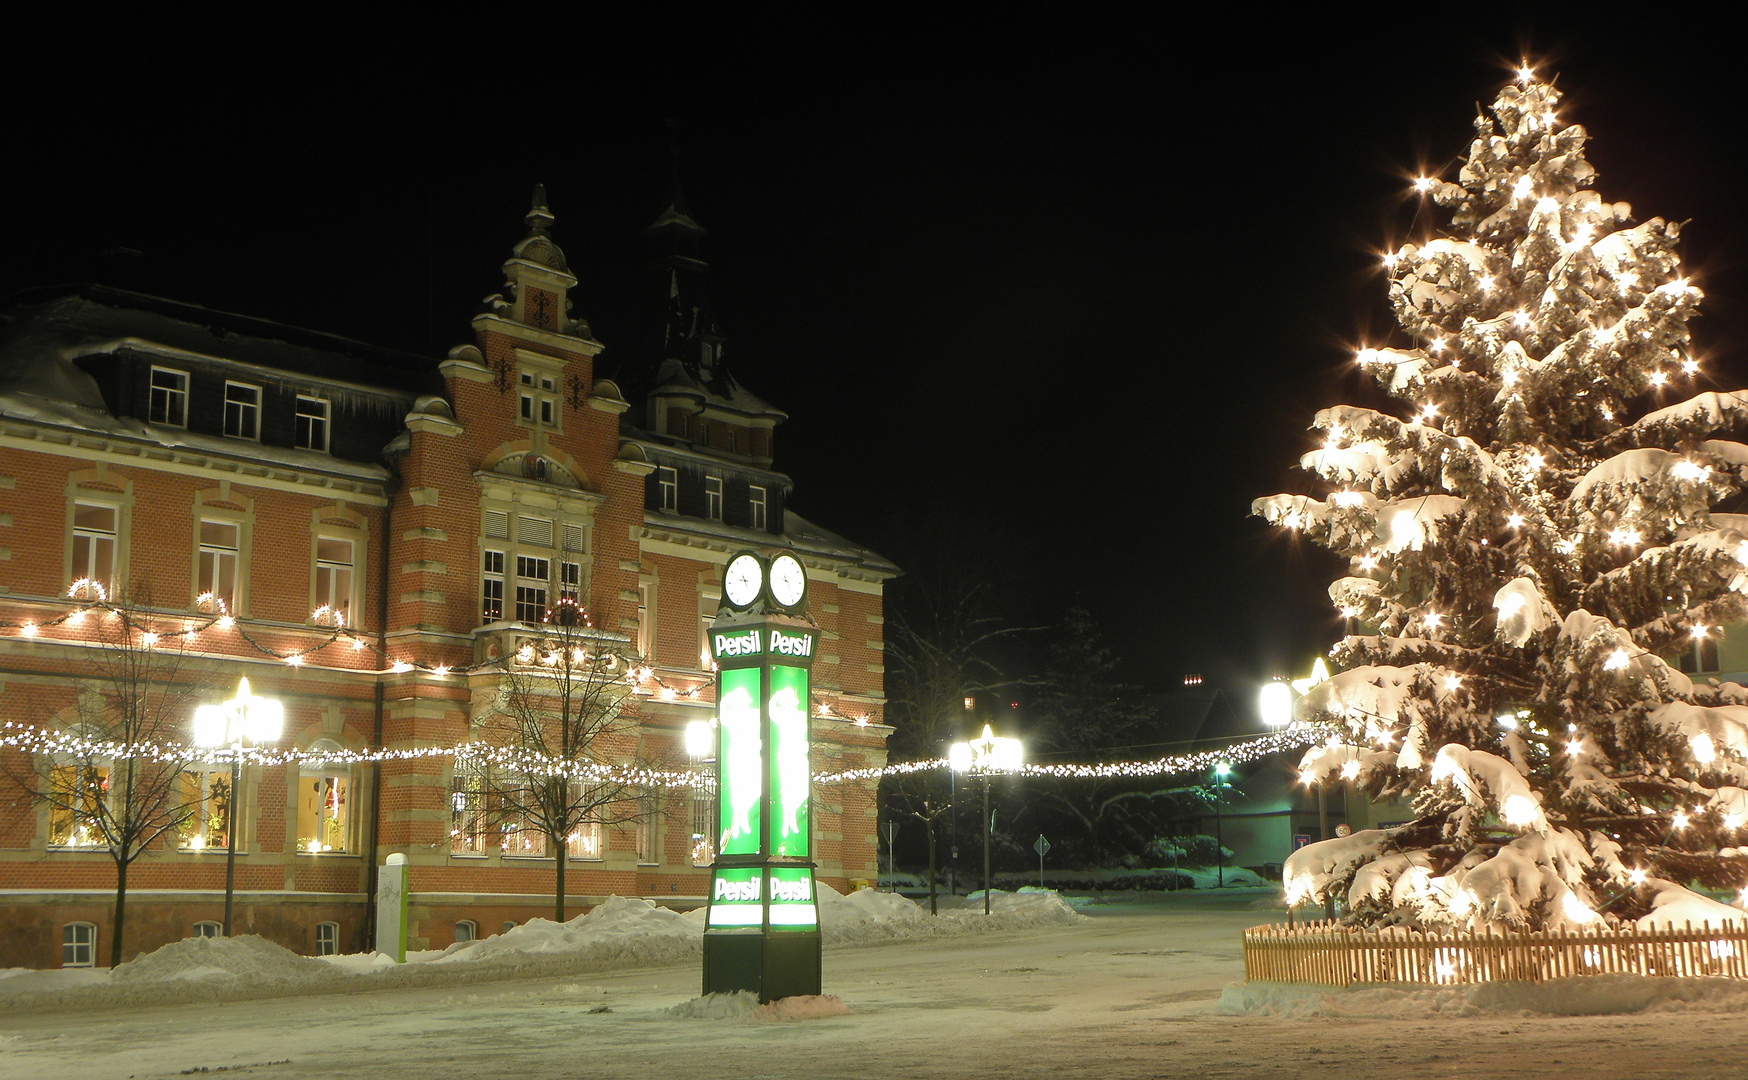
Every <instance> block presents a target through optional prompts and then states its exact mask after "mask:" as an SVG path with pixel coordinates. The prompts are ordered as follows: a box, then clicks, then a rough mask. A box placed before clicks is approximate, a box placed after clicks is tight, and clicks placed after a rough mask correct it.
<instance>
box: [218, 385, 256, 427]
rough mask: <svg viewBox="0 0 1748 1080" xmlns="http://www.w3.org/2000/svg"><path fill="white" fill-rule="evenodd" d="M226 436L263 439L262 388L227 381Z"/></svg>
mask: <svg viewBox="0 0 1748 1080" xmlns="http://www.w3.org/2000/svg"><path fill="white" fill-rule="evenodd" d="M225 434H226V435H229V436H230V437H231V438H233V439H256V440H259V439H260V438H261V388H260V387H259V386H250V385H249V384H247V383H240V382H231V381H230V380H229V379H227V380H225Z"/></svg>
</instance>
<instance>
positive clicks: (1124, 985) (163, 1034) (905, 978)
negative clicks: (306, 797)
mask: <svg viewBox="0 0 1748 1080" xmlns="http://www.w3.org/2000/svg"><path fill="white" fill-rule="evenodd" d="M1277 896H1278V890H1277V889H1254V890H1240V889H1228V890H1223V891H1213V892H1202V891H1199V890H1198V891H1189V892H1179V893H1166V894H1136V893H1123V894H1117V895H1115V896H1101V897H1099V898H1098V899H1097V900H1096V901H1094V902H1091V903H1084V904H1079V905H1076V906H1077V907H1078V908H1079V910H1081V911H1082V912H1083V913H1084V916H1085V917H1078V918H1077V917H1075V916H1073V915H1070V914H1068V913H1067V912H1066V911H1065V909H1064V907H1063V906H1062V905H1061V904H1060V903H1058V902H1057V901H1056V899H1055V898H1054V897H1053V896H1049V895H1042V896H1032V897H1013V896H1002V895H998V896H997V897H996V900H997V902H998V906H1000V907H1006V908H1007V909H1008V910H1007V911H1006V912H1005V913H1004V914H1003V915H1002V916H1000V918H999V919H998V920H997V925H993V926H992V925H990V924H986V923H983V916H982V913H981V912H982V908H981V902H980V901H967V900H964V899H963V898H962V899H961V900H960V901H958V903H959V904H960V905H961V906H962V907H964V908H973V907H974V908H975V910H974V911H964V912H961V913H956V914H950V915H948V916H946V917H945V918H944V919H942V920H937V921H936V922H937V925H935V926H933V927H928V928H923V929H918V930H915V931H906V930H904V929H903V928H904V927H905V926H908V925H911V924H914V923H917V922H918V921H919V920H927V919H928V916H926V915H922V914H920V912H916V911H915V910H914V905H913V906H912V908H913V910H912V911H910V912H906V911H904V910H903V909H901V908H899V907H898V906H897V905H898V904H902V903H905V901H903V900H902V899H901V898H896V897H892V896H890V895H886V896H881V895H879V894H873V893H868V894H863V895H862V896H861V897H858V898H855V899H853V900H851V899H848V898H846V899H845V900H843V901H841V902H839V901H832V900H829V899H826V900H825V903H826V911H825V913H824V915H825V921H826V924H827V925H828V927H829V926H830V925H831V922H832V918H831V914H832V912H833V910H837V913H838V918H837V922H838V925H839V927H840V931H839V933H840V934H841V935H842V937H841V938H840V940H838V941H837V942H836V943H835V944H830V945H828V947H827V950H826V957H825V990H826V995H827V996H825V997H822V998H816V999H808V1000H805V1001H798V1002H790V1003H785V1004H784V1006H783V1007H779V1008H771V1007H760V1006H758V1005H757V1003H756V1002H752V1001H749V1000H747V999H745V998H729V997H718V998H713V999H700V998H699V997H698V988H699V978H700V972H699V964H698V959H697V953H696V950H695V947H694V948H693V949H692V950H691V951H688V952H687V953H686V955H685V956H683V957H680V958H670V959H666V960H658V961H654V962H649V961H646V960H638V959H632V957H634V956H636V957H641V956H644V955H645V954H644V953H642V952H641V951H640V950H641V949H643V948H645V947H646V946H645V945H632V944H631V943H633V942H644V943H646V945H647V943H650V942H659V941H665V940H670V939H671V940H672V941H675V942H678V941H680V940H682V933H681V931H684V933H685V935H686V937H685V939H686V940H692V939H693V938H695V929H694V928H693V924H692V923H690V922H687V924H686V925H685V926H681V925H680V923H679V922H676V920H683V919H684V917H680V916H673V915H672V913H667V912H656V911H654V909H651V908H648V907H647V906H640V905H638V904H637V903H636V902H633V901H622V902H620V903H619V905H617V906H618V908H619V910H618V911H617V912H612V911H609V912H604V913H601V914H598V915H596V916H595V926H596V930H597V933H596V934H595V935H593V936H595V937H600V938H602V939H603V940H609V941H614V942H615V944H614V945H613V946H612V948H615V949H617V950H618V951H617V952H615V953H610V954H609V953H600V952H590V951H589V948H590V947H588V946H584V945H583V944H581V943H582V942H584V941H586V940H587V939H588V938H590V937H591V935H590V934H588V933H587V932H586V931H585V929H584V927H583V926H582V925H580V924H581V923H582V922H583V921H582V920H574V921H573V923H572V924H566V926H562V927H561V926H555V925H554V924H550V923H548V924H545V926H541V925H540V924H538V923H536V924H530V926H529V927H528V928H524V929H525V930H526V933H525V935H524V936H525V938H526V940H525V941H524V943H523V944H524V945H525V946H527V947H526V948H517V949H509V948H508V946H510V945H513V944H514V942H513V940H512V939H513V938H514V936H515V935H514V934H506V935H503V936H502V937H501V938H496V939H488V940H487V941H486V942H482V943H480V944H478V945H475V946H472V947H469V948H465V949H461V950H448V951H445V952H444V953H434V954H428V955H423V956H421V957H419V958H418V962H416V963H410V964H407V965H403V966H397V967H393V968H379V965H373V964H372V963H371V962H370V961H367V960H365V959H363V958H356V959H348V960H344V961H341V962H339V963H337V964H336V963H333V962H327V961H312V960H307V959H305V958H298V957H289V954H287V955H286V956H279V955H278V954H274V953H272V952H271V951H270V949H271V947H270V946H269V947H266V948H262V947H261V946H264V945H265V943H261V945H260V946H257V945H243V943H244V942H247V941H249V939H238V940H237V941H236V942H229V943H220V944H219V945H217V946H216V947H215V946H210V945H208V946H195V947H190V946H186V945H183V944H179V945H174V946H170V947H167V948H166V949H163V950H159V952H158V953H155V954H152V957H157V958H158V959H157V960H156V961H154V962H153V963H151V964H147V963H145V962H144V961H147V960H151V959H152V957H146V958H142V961H141V962H140V965H141V966H140V968H138V969H136V973H135V974H134V975H131V976H121V975H119V974H118V975H117V976H114V977H111V976H107V975H102V974H101V973H90V972H86V973H76V974H78V975H79V977H80V978H81V979H83V980H84V981H85V982H86V983H87V984H88V988H87V989H86V990H84V991H78V990H77V988H74V987H65V988H63V990H64V991H67V992H71V993H72V994H73V997H77V995H78V994H79V993H83V994H86V995H93V994H99V993H118V994H119V993H123V992H125V993H127V994H128V995H130V996H129V997H128V998H126V999H124V1000H122V1001H119V1002H118V1003H119V1004H121V1005H122V1007H119V1008H117V1007H109V1008H105V1007H103V1006H102V1004H101V1003H100V1002H99V1001H98V1000H97V999H96V998H94V997H88V998H86V999H85V1000H83V1001H79V1000H73V998H69V999H68V1000H67V1001H66V1002H65V1003H64V1004H63V1005H61V1006H57V1007H47V1008H42V1007H26V1006H27V1003H29V1004H34V1005H36V1006H42V1005H48V1004H49V1001H48V999H47V998H46V997H44V996H42V994H43V992H44V991H43V989H42V988H40V987H39V988H38V989H37V990H35V991H31V990H28V989H25V990H24V992H22V993H20V992H11V993H8V992H7V991H8V990H11V987H9V986H8V984H15V983H19V982H20V981H30V980H42V979H44V978H45V977H46V976H48V975H49V974H50V973H46V972H45V973H34V974H32V973H25V974H20V975H15V976H13V977H11V978H5V979H0V1078H11V1077H33V1078H34V1077H45V1076H46V1077H55V1078H67V1080H83V1078H87V1077H88V1078H91V1080H104V1078H110V1077H115V1078H122V1077H138V1078H140V1080H146V1078H150V1077H171V1076H177V1075H183V1074H187V1073H191V1072H198V1071H200V1070H210V1071H213V1072H217V1071H219V1070H220V1069H221V1068H225V1069H227V1070H229V1071H230V1072H234V1073H241V1074H243V1075H247V1076H263V1077H276V1076H282V1077H298V1078H304V1077H348V1078H364V1077H368V1078H371V1080H387V1078H389V1077H398V1076H421V1077H423V1076H491V1077H495V1076H507V1075H516V1076H529V1077H533V1076H540V1077H548V1076H553V1077H583V1076H597V1075H604V1074H616V1073H632V1074H635V1075H639V1076H651V1077H663V1078H676V1080H680V1078H687V1077H710V1078H712V1080H715V1078H736V1080H739V1078H751V1077H770V1078H783V1077H805V1078H807V1080H815V1078H818V1077H825V1076H829V1077H863V1076H866V1077H879V1078H881V1080H905V1078H911V1077H916V1078H923V1077H927V1078H931V1080H933V1078H937V1077H985V1076H1002V1077H1017V1078H1034V1077H1035V1078H1045V1077H1048V1078H1052V1080H1055V1078H1060V1077H1065V1076H1070V1077H1078V1076H1086V1077H1100V1078H1104V1077H1109V1078H1114V1080H1115V1078H1125V1077H1156V1076H1171V1075H1182V1076H1197V1077H1246V1078H1253V1077H1300V1076H1330V1077H1340V1078H1341V1080H1348V1078H1365V1077H1380V1078H1382V1077H1388V1078H1391V1080H1396V1078H1398V1077H1402V1076H1409V1077H1437V1076H1462V1077H1465V1078H1485V1077H1495V1076H1510V1077H1512V1078H1514V1080H1517V1078H1539V1077H1569V1076H1578V1075H1581V1076H1583V1077H1585V1080H1605V1078H1612V1077H1622V1078H1625V1077H1635V1078H1637V1077H1741V1076H1743V1075H1748V1066H1745V1065H1744V1061H1745V1060H1748V1058H1745V1056H1744V1051H1743V1050H1742V1045H1743V1043H1744V1041H1745V1039H1748V987H1743V988H1737V987H1733V986H1729V987H1720V986H1716V985H1710V986H1707V985H1700V984H1697V983H1688V984H1680V985H1671V986H1668V987H1661V988H1651V989H1650V990H1649V991H1647V990H1646V988H1643V987H1634V986H1629V985H1626V984H1617V985H1614V986H1611V987H1601V986H1599V985H1595V984H1592V985H1590V986H1588V987H1587V988H1586V989H1585V990H1584V991H1582V992H1560V991H1550V992H1546V993H1544V995H1543V997H1542V998H1541V999H1539V1000H1538V999H1537V998H1536V997H1535V996H1534V995H1511V994H1498V993H1492V994H1486V993H1482V994H1476V993H1469V992H1461V991H1456V990H1439V991H1422V992H1413V993H1409V992H1403V991H1391V990H1377V989H1374V990H1365V991H1358V992H1354V993H1344V994H1332V993H1321V994H1319V993H1308V992H1304V991H1282V990H1280V989H1279V988H1267V987H1251V988H1247V989H1231V984H1234V983H1236V982H1238V981H1239V980H1240V979H1241V978H1242V959H1241V956H1240V950H1239V936H1238V935H1239V931H1240V930H1241V929H1242V928H1243V927H1245V926H1249V925H1254V924H1256V923H1259V922H1265V921H1270V920H1271V919H1273V918H1274V917H1276V916H1277V915H1278V909H1275V908H1273V907H1272V904H1273V903H1274V902H1275V898H1276V897H1277ZM822 899H823V898H822ZM851 904H860V905H869V906H871V907H873V908H874V910H873V913H872V915H870V916H867V917H865V918H864V919H863V920H862V921H864V922H865V923H867V924H868V925H869V926H872V927H878V928H879V933H878V934H875V933H873V932H872V931H870V932H869V933H868V935H867V936H865V937H859V938H858V937H854V936H853V935H852V934H851V932H850V930H849V928H850V926H851V925H852V923H853V922H855V921H856V920H855V918H854V916H855V914H856V912H855V911H854V910H853V909H852V908H850V907H849V906H848V905H851ZM876 905H878V906H876ZM1028 908H1029V909H1030V910H1027V909H1028ZM1002 922H1005V923H1006V928H1003V927H1002V926H1001V925H1000V923H1002ZM955 924H957V925H955ZM974 925H976V926H979V927H980V929H979V930H973V929H972V927H973V926H974ZM955 929H956V930H957V931H958V932H954V931H955ZM522 932H523V931H520V930H519V931H518V932H517V933H522ZM852 941H855V942H857V944H852V943H851V942H852ZM493 942H496V943H497V944H496V945H495V946H494V947H493V949H488V948H487V946H488V945H492V943H493ZM567 942H568V944H567ZM237 946H242V948H244V949H253V950H255V952H252V953H250V954H248V955H247V956H246V957H245V958H244V959H243V960H240V961H238V962H237V963H236V964H235V965H234V966H235V967H237V968H239V969H241V970H242V971H243V972H245V973H253V974H236V975H232V976H225V975H221V974H217V973H215V972H214V971H212V970H202V969H211V968H219V969H221V970H222V969H224V966H225V964H224V955H229V954H231V953H233V952H238V951H239V950H238V949H237V948H236V947H237ZM648 947H652V948H653V947H654V946H653V945H651V946H648ZM676 947H677V946H676ZM201 948H204V949H205V950H206V951H205V952H204V953H202V952H201V951H200V949H201ZM494 950H497V951H498V955H497V959H493V958H492V956H493V952H494ZM467 953H473V954H475V955H474V957H473V958H472V959H465V958H464V956H465V954H467ZM582 954H587V955H586V957H583V958H579V957H580V956H582ZM505 957H514V958H513V959H505ZM536 957H544V958H545V959H544V961H539V960H535V959H532V958H536ZM288 958H289V959H290V960H294V961H299V962H300V964H316V965H320V967H321V968H322V969H325V972H326V973H325V974H324V975H322V976H307V977H310V978H321V979H323V980H324V985H321V986H314V985H311V986H296V987H293V988H291V989H289V990H288V991H286V992H289V993H290V994H291V995H292V996H280V997H275V998H271V999H265V1000H263V999H256V1000H241V1001H206V1002H199V1001H194V1002H187V1003H183V1004H167V1002H170V1001H175V1000H178V996H179V995H186V994H187V993H189V992H190V989H189V988H199V987H203V986H205V987H214V986H218V985H220V984H222V983H225V982H226V981H227V979H236V980H241V979H253V978H258V977H260V976H259V973H260V972H261V971H263V970H271V971H277V972H279V973H280V974H279V976H278V977H281V978H287V979H294V980H295V979H301V978H305V977H306V976H305V975H304V973H305V972H308V971H314V970H316V969H315V968H307V967H302V966H300V965H299V964H287V963H286V962H285V961H286V960H287V959H288ZM215 961H217V963H215ZM540 963H547V964H554V965H557V964H566V963H573V964H579V965H581V964H593V965H595V970H589V971H583V970H578V971H573V972H568V973H563V972H558V971H556V970H553V969H552V968H547V969H544V970H543V969H542V968H541V967H540V966H539V964H540ZM154 967H156V969H157V970H156V971H154V970H153V968H154ZM378 969H380V970H382V971H386V972H389V973H391V976H390V977H388V978H383V977H381V976H379V975H375V974H372V971H373V970H378ZM121 970H126V969H125V968H124V969H121ZM349 971H350V972H352V973H348V972H349ZM360 972H361V973H360ZM488 975H489V976H493V977H494V981H486V976H488ZM403 980H406V981H403ZM106 983H108V984H117V985H110V986H105V985H104V984H106ZM147 986H150V987H153V988H155V989H156V991H157V995H156V996H147V997H144V998H140V999H134V998H132V997H131V995H132V993H133V992H134V991H133V990H132V989H129V988H130V987H147ZM365 991H369V992H365ZM56 992H61V991H56ZM1609 999H1612V1007H1615V1008H1626V1009H1635V1008H1636V1009H1641V1010H1643V1011H1639V1012H1629V1013H1627V1014H1625V1015H1613V1016H1562V1015H1550V1014H1549V1013H1548V1012H1547V1011H1545V1010H1548V1009H1554V1010H1555V1011H1558V1010H1559V1009H1560V1008H1561V1006H1562V1005H1563V1004H1569V1003H1570V1002H1572V1001H1588V1002H1589V1003H1590V1004H1591V1005H1593V1006H1594V1005H1596V1004H1598V1003H1604V1002H1606V1001H1607V1000H1609ZM182 1000H184V1001H186V998H185V997H184V998H183V999H182ZM1235 1009H1237V1010H1241V1011H1238V1012H1236V1013H1234V1012H1233V1010H1235Z"/></svg>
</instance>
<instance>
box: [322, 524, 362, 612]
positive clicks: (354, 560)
mask: <svg viewBox="0 0 1748 1080" xmlns="http://www.w3.org/2000/svg"><path fill="white" fill-rule="evenodd" d="M324 543H326V544H345V545H346V554H347V558H346V561H345V562H343V563H342V562H339V561H337V560H335V559H331V558H330V559H324V558H322V545H323V544H324ZM310 547H311V551H312V553H313V554H314V555H315V560H316V565H315V573H314V575H313V578H314V581H315V588H316V595H315V601H316V603H315V606H316V607H317V608H322V607H326V608H330V609H333V610H336V611H338V612H339V613H340V615H341V617H342V618H344V619H345V620H346V625H348V626H350V625H352V624H353V618H352V602H353V600H354V599H355V598H356V596H357V590H358V540H357V538H355V537H351V536H337V535H333V534H330V533H317V534H316V538H315V543H313V544H312V545H310ZM324 578H325V580H324Z"/></svg>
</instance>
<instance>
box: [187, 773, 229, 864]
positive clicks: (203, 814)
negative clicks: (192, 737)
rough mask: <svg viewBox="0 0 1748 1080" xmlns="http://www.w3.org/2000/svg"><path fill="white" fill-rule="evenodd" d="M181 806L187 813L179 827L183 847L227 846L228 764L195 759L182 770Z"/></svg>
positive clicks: (190, 848) (195, 848) (191, 848)
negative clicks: (195, 760)
mask: <svg viewBox="0 0 1748 1080" xmlns="http://www.w3.org/2000/svg"><path fill="white" fill-rule="evenodd" d="M180 788H181V795H182V806H183V808H184V809H186V810H187V812H188V816H187V817H186V818H185V819H183V822H182V825H181V827H180V830H179V831H180V835H181V839H182V847H183V848H185V849H187V850H190V851H202V850H205V849H207V848H222V847H229V846H230V843H231V810H232V805H233V804H234V803H235V801H236V800H235V799H234V798H232V794H233V793H232V791H231V767H230V765H229V764H224V763H220V762H216V761H215V762H195V763H194V765H193V766H192V767H190V768H188V769H186V770H184V771H183V773H182V778H181V784H180Z"/></svg>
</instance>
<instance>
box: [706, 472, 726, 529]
mask: <svg viewBox="0 0 1748 1080" xmlns="http://www.w3.org/2000/svg"><path fill="white" fill-rule="evenodd" d="M704 516H705V517H707V518H709V519H710V520H711V521H721V520H722V477H720V476H706V477H705V478H704Z"/></svg>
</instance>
